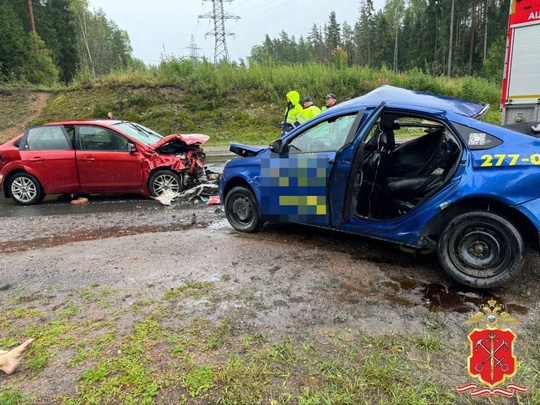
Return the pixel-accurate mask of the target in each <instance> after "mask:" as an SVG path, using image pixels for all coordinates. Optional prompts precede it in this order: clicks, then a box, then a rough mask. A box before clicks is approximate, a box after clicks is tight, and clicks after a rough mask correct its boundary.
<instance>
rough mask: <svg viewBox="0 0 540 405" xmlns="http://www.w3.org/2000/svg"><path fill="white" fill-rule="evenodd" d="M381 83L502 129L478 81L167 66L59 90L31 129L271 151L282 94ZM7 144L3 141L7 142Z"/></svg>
mask: <svg viewBox="0 0 540 405" xmlns="http://www.w3.org/2000/svg"><path fill="white" fill-rule="evenodd" d="M382 84H391V85H395V86H401V87H405V88H410V89H414V90H422V91H430V92H435V93H440V94H445V95H449V96H455V97H460V98H465V99H470V100H475V101H482V102H487V103H489V104H491V106H492V108H491V111H490V113H489V114H488V116H487V118H486V120H487V121H488V122H493V123H498V122H499V120H500V118H499V112H498V105H499V97H500V85H501V84H500V83H492V82H488V81H487V80H485V79H481V78H477V77H464V78H455V79H450V80H448V79H447V78H446V77H432V76H429V75H426V74H424V73H423V72H421V71H418V70H414V71H412V72H408V73H400V74H394V73H393V72H391V71H390V70H388V69H382V70H378V71H375V70H371V69H367V68H360V67H357V68H342V69H336V68H331V67H328V66H323V65H315V64H312V65H298V66H258V65H253V66H250V67H245V66H233V65H227V64H223V65H219V66H218V67H215V66H214V65H212V64H208V63H200V64H198V65H196V66H193V65H191V63H190V62H189V61H185V60H176V59H170V60H164V61H162V63H160V65H159V66H157V67H150V68H146V69H143V70H137V71H128V72H120V71H118V72H113V73H111V74H109V75H108V76H105V77H100V78H98V79H94V80H89V79H84V80H82V79H81V80H79V81H78V82H76V83H74V84H72V85H71V86H70V87H67V88H62V89H54V91H51V94H52V97H51V98H50V100H49V104H48V106H47V107H46V109H45V110H44V111H43V113H42V114H41V115H40V116H39V117H38V118H37V119H35V120H33V121H32V122H31V123H30V124H41V123H44V122H48V121H57V120H66V119H90V118H105V117H106V115H107V112H109V111H112V112H113V113H114V114H115V116H117V117H119V118H122V119H125V120H132V121H136V122H140V123H142V124H144V125H146V126H148V127H151V128H153V129H155V130H157V131H158V132H160V133H161V134H163V135H168V134H171V133H205V134H207V135H209V136H210V141H209V145H227V144H228V143H229V142H244V143H249V144H268V143H269V142H270V141H271V140H273V139H276V138H278V137H279V135H280V123H281V121H282V119H283V110H284V107H285V94H286V93H287V92H288V91H289V90H291V89H296V90H298V91H299V92H300V94H302V95H311V96H312V97H314V99H315V102H316V104H318V105H323V103H324V99H323V97H324V95H325V94H327V93H328V92H329V91H332V92H334V93H336V94H338V96H339V98H340V100H344V99H346V98H348V97H353V96H358V95H362V94H365V93H367V92H369V91H371V90H373V89H375V88H377V87H379V86H380V85H382ZM29 94H31V93H28V90H27V89H22V90H20V91H17V90H16V89H13V88H9V89H4V90H3V91H1V92H0V99H1V100H2V102H1V103H0V105H1V107H0V130H1V129H2V128H6V127H9V126H10V125H12V124H13V122H16V121H17V120H19V119H20V118H21V115H23V116H24V114H27V113H28V109H29V105H30V102H31V97H29V96H28V95H29ZM5 140H7V139H3V140H2V139H0V141H5Z"/></svg>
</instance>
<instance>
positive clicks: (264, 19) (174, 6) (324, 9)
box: [89, 0, 384, 65]
mask: <svg viewBox="0 0 540 405" xmlns="http://www.w3.org/2000/svg"><path fill="white" fill-rule="evenodd" d="M216 1H217V0H216ZM89 3H90V5H89V9H90V10H91V11H94V10H95V11H97V10H99V9H100V8H101V9H102V10H103V11H104V12H105V14H106V15H107V18H108V19H109V20H113V21H114V22H115V23H116V24H117V25H118V27H119V28H120V29H123V30H125V31H127V33H128V34H129V38H130V40H131V45H132V47H133V56H134V57H136V58H138V59H141V60H142V61H143V62H144V63H146V64H148V65H156V64H158V63H159V62H160V60H161V55H162V54H164V53H165V54H166V55H174V56H176V57H182V56H189V54H190V50H189V45H190V41H191V35H193V36H194V39H195V42H196V44H197V47H198V48H200V49H199V50H198V54H199V56H205V57H207V58H208V59H209V60H211V61H213V60H214V46H215V37H214V36H210V35H208V36H207V35H206V33H207V32H213V29H214V22H213V20H209V19H199V16H200V15H203V14H206V13H210V14H211V13H212V1H211V0H114V1H111V0H89ZM374 4H375V10H378V9H380V8H382V7H383V6H384V0H375V1H374ZM359 5H360V1H358V0H356V1H355V0H334V1H332V0H233V1H228V0H224V1H223V8H224V10H225V12H226V13H230V14H232V15H236V16H238V17H240V19H238V20H236V19H228V20H226V21H225V27H226V29H227V31H229V32H231V33H234V34H235V35H234V36H227V39H226V42H227V48H228V51H229V59H230V60H231V61H237V60H238V59H239V58H246V57H247V56H249V54H250V52H251V48H252V47H253V46H254V45H260V44H262V42H263V40H264V36H265V34H268V35H270V38H276V37H278V35H279V33H280V32H281V31H282V30H285V31H286V32H287V33H288V34H289V35H294V37H295V38H296V40H298V39H299V38H300V36H301V35H304V38H305V37H307V35H308V34H309V31H310V30H311V28H312V27H313V24H314V23H315V24H317V25H318V26H320V27H321V26H324V24H325V23H327V22H328V17H329V15H330V12H331V11H335V12H336V17H337V21H338V22H339V23H340V24H343V22H344V21H346V22H347V23H349V24H350V25H351V26H354V23H355V22H356V20H357V19H358V16H359V11H358V8H359Z"/></svg>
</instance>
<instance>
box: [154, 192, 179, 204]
mask: <svg viewBox="0 0 540 405" xmlns="http://www.w3.org/2000/svg"><path fill="white" fill-rule="evenodd" d="M179 196H180V193H177V192H174V191H172V190H165V191H164V192H163V193H161V194H160V195H159V196H157V197H151V198H153V199H154V200H157V201H159V202H160V203H161V204H163V205H171V204H172V203H173V201H174V200H176V198H177V197H179Z"/></svg>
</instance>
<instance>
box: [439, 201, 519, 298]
mask: <svg viewBox="0 0 540 405" xmlns="http://www.w3.org/2000/svg"><path fill="white" fill-rule="evenodd" d="M437 253H438V257H439V262H440V263H441V266H442V267H443V268H444V270H445V271H446V272H447V273H448V274H449V275H450V276H451V277H453V278H454V279H455V280H457V281H459V282H460V283H462V284H465V285H468V286H471V287H477V288H492V287H498V286H500V285H502V284H504V283H506V282H507V281H509V280H510V279H512V278H513V277H514V276H515V275H516V274H517V273H518V272H519V271H520V270H521V268H522V265H523V261H524V256H525V247H524V243H523V239H522V237H521V234H520V233H519V231H518V230H517V229H516V227H515V226H514V225H513V224H512V223H511V222H510V221H508V220H507V219H505V218H503V217H502V216H500V215H497V214H495V213H492V212H486V211H475V212H468V213H465V214H461V215H458V216H457V217H455V218H454V219H452V220H451V221H450V222H448V224H447V225H446V226H445V228H444V230H443V232H442V234H441V237H440V239H439V243H438V248H437Z"/></svg>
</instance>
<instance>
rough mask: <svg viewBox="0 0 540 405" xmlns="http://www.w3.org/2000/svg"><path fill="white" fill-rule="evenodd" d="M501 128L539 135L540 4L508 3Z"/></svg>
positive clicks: (534, 1)
mask: <svg viewBox="0 0 540 405" xmlns="http://www.w3.org/2000/svg"><path fill="white" fill-rule="evenodd" d="M501 112H502V114H501V115H502V125H503V126H509V127H514V128H515V129H518V130H521V131H522V132H530V133H531V134H534V135H538V134H540V1H539V0H511V2H510V16H509V18H508V33H507V36H506V56H505V64H504V76H503V85H502V95H501Z"/></svg>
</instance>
